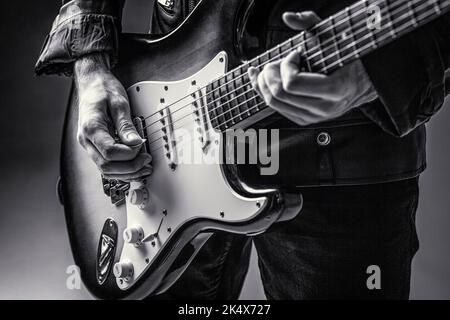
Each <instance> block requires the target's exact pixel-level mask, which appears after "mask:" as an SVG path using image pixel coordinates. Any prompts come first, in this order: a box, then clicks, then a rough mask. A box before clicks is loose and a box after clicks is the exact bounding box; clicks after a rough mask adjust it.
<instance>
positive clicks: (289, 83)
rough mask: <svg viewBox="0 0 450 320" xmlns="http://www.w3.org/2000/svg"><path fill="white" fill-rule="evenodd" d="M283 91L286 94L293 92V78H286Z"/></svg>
mask: <svg viewBox="0 0 450 320" xmlns="http://www.w3.org/2000/svg"><path fill="white" fill-rule="evenodd" d="M282 82H283V83H282V84H283V89H284V90H285V91H286V92H291V91H292V90H293V86H294V78H293V77H292V76H286V77H285V78H284V79H283V81H282Z"/></svg>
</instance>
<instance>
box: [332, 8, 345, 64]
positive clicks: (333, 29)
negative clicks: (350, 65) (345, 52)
mask: <svg viewBox="0 0 450 320" xmlns="http://www.w3.org/2000/svg"><path fill="white" fill-rule="evenodd" d="M330 22H331V36H332V38H333V43H334V46H335V48H336V53H337V57H338V61H339V65H340V66H341V67H342V66H344V62H343V61H342V56H341V50H340V49H339V44H338V41H337V36H336V26H335V23H334V19H333V16H331V17H330Z"/></svg>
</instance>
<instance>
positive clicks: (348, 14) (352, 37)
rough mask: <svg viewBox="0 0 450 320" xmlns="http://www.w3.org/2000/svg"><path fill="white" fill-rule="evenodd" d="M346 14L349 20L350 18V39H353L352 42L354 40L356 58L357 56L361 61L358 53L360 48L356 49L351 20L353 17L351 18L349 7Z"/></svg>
mask: <svg viewBox="0 0 450 320" xmlns="http://www.w3.org/2000/svg"><path fill="white" fill-rule="evenodd" d="M345 14H346V15H347V18H348V20H349V25H350V38H351V40H352V44H353V50H354V51H356V55H355V56H356V58H357V59H359V53H358V52H357V51H358V48H357V47H356V40H355V35H354V33H353V26H352V18H351V16H350V8H349V7H347V8H345Z"/></svg>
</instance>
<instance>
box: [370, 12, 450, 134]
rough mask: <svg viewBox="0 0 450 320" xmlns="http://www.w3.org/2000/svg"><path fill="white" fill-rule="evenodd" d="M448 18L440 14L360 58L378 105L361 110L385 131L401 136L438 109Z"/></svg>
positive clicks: (448, 56)
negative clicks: (429, 22) (375, 92)
mask: <svg viewBox="0 0 450 320" xmlns="http://www.w3.org/2000/svg"><path fill="white" fill-rule="evenodd" d="M449 20H450V19H449V15H446V16H444V17H441V18H440V19H438V20H436V21H435V22H433V23H431V24H429V25H428V26H426V27H424V28H422V29H420V30H418V31H416V32H414V33H412V34H410V35H408V36H405V37H404V38H401V39H398V40H397V41H395V42H394V43H393V44H391V45H388V46H387V47H385V48H382V49H380V50H378V51H376V52H375V53H374V54H371V55H369V56H368V57H365V58H364V59H363V63H364V66H365V68H366V70H367V72H368V74H369V77H370V79H371V81H372V83H373V84H374V87H375V89H376V90H377V93H378V96H379V98H380V101H381V102H382V104H381V105H380V104H376V105H367V106H364V107H363V108H362V111H363V112H364V113H365V114H366V115H367V116H368V117H369V118H371V119H372V120H374V121H375V122H376V123H377V124H378V125H380V126H381V127H382V128H383V129H384V130H385V131H387V132H389V133H391V134H393V135H396V136H404V135H406V134H408V133H409V132H411V131H412V130H414V129H415V128H416V127H418V126H420V125H421V124H423V123H424V122H426V121H428V120H429V119H430V118H431V117H432V116H433V115H434V114H436V113H437V112H438V110H439V109H440V108H441V106H442V104H443V102H444V98H445V94H446V93H445V71H446V69H448V68H449V62H450V61H449V60H450V51H449V44H450V35H449V33H448V30H449V28H450V23H449ZM374 106H376V107H374Z"/></svg>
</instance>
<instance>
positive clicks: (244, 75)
mask: <svg viewBox="0 0 450 320" xmlns="http://www.w3.org/2000/svg"><path fill="white" fill-rule="evenodd" d="M416 1H419V0H415V1H414V3H416ZM399 3H401V1H398V2H396V3H395V4H399ZM395 4H392V6H394V5H395ZM423 7H424V6H421V7H418V10H420V9H422V8H423ZM388 9H389V10H392V7H391V8H388ZM397 9H398V8H397ZM363 11H364V10H363ZM397 12H398V11H393V12H392V13H391V14H396V13H397ZM406 15H408V16H409V14H408V13H405V14H403V15H402V16H401V18H403V17H405V16H406ZM408 16H406V17H405V18H408ZM325 21H327V20H325ZM395 22H398V21H397V20H396V21H395ZM361 23H364V22H361V21H359V22H358V23H356V24H355V25H353V26H350V28H349V29H350V31H352V28H355V27H357V26H358V25H360V24H361ZM389 25H390V24H388V26H389ZM362 31H365V30H364V29H359V30H358V31H357V32H353V34H354V35H356V34H358V33H360V32H362ZM387 31H388V30H387ZM367 37H372V34H367V35H366V36H365V37H363V38H362V39H359V40H358V42H362V40H366V38H367ZM334 38H335V37H333V38H332V39H333V40H331V39H329V40H328V42H331V41H335V39H334ZM291 41H292V39H291ZM288 42H289V40H288ZM326 42H327V41H325V42H324V43H326ZM358 42H350V43H349V44H348V45H347V46H346V47H344V48H343V49H340V50H345V49H350V48H351V47H352V46H354V45H356V44H357V43H358ZM302 44H304V42H302V43H300V44H299V45H298V46H301V45H302ZM280 46H283V44H281V45H280ZM335 46H336V45H335V44H333V45H331V46H328V47H326V48H324V49H323V50H321V49H319V52H318V53H316V54H315V55H313V56H317V55H318V54H322V52H323V51H326V50H328V49H333V47H335ZM315 48H316V47H315ZM295 49H296V48H289V49H288V50H285V51H284V52H281V53H280V54H278V55H277V56H275V57H273V58H271V59H270V60H268V61H266V62H264V63H263V64H261V65H259V66H256V67H257V68H259V67H261V66H262V65H265V64H267V63H270V62H271V61H275V60H277V59H279V58H280V57H282V56H284V55H285V54H286V53H289V52H292V51H293V50H295ZM340 54H341V53H340V52H334V53H333V54H331V55H328V56H326V57H324V58H322V59H321V60H319V61H317V62H316V63H314V64H313V66H316V65H319V64H324V65H325V61H327V60H329V59H331V58H332V57H335V56H338V57H339V55H340ZM308 58H309V59H311V57H308ZM346 58H347V57H346ZM341 60H342V58H341V59H339V60H338V61H337V62H335V63H333V64H331V65H330V66H328V67H327V66H325V68H324V69H323V71H324V72H326V71H327V69H329V68H332V67H334V66H335V65H340V64H341ZM246 76H247V74H243V75H242V76H240V77H239V78H241V77H246ZM235 80H236V79H235ZM248 85H250V83H248V82H247V83H244V81H243V85H242V86H241V87H238V88H236V89H235V90H232V91H231V92H228V93H227V94H225V95H224V96H221V97H219V98H218V99H216V100H214V101H216V102H217V101H218V100H221V99H223V98H224V97H225V96H228V95H231V94H234V93H236V92H238V91H239V90H241V89H245V87H247V86H248ZM249 91H252V90H247V91H246V92H243V93H240V94H238V95H237V96H235V97H234V98H232V99H230V100H228V101H226V102H224V103H222V104H220V105H218V106H215V107H214V108H211V109H209V108H208V110H207V111H208V113H211V112H215V111H217V110H218V109H220V108H222V107H223V106H225V105H227V104H228V105H229V104H230V103H231V102H232V101H235V100H237V99H238V98H241V97H243V96H245V95H246V94H247V93H249ZM210 94H211V92H209V93H208V95H210ZM203 98H204V96H202V97H201V98H198V99H196V100H194V101H193V102H192V103H189V104H187V105H186V106H183V107H180V108H179V109H178V110H176V111H180V110H182V109H185V108H186V107H189V106H191V105H192V104H193V103H195V102H197V101H200V100H202V99H203ZM214 101H209V102H207V103H206V105H204V106H202V107H201V109H202V110H203V111H204V109H205V108H207V107H210V106H211V104H213V103H214ZM241 106H242V104H241V105H239V107H241ZM234 109H236V108H235V107H234V108H231V109H228V110H227V111H225V112H223V113H222V114H221V115H218V116H217V117H215V119H217V118H220V117H225V116H224V115H225V114H226V113H230V114H231V112H230V111H231V110H234ZM176 111H174V112H173V113H175V112H176ZM192 114H195V112H193V113H191V115H192ZM231 115H232V114H231ZM187 116H188V115H185V116H183V117H181V118H179V119H176V120H173V123H175V122H177V121H178V120H182V119H184V118H186V117H187ZM168 117H169V116H164V117H162V118H161V119H160V120H158V121H155V122H153V123H151V124H149V125H146V126H145V129H147V128H149V127H150V126H152V125H154V124H157V123H159V122H161V120H164V119H166V118H168ZM211 121H212V120H211ZM156 133H159V130H157V131H154V132H152V133H151V134H149V135H148V136H152V135H154V134H156Z"/></svg>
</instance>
